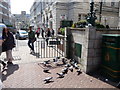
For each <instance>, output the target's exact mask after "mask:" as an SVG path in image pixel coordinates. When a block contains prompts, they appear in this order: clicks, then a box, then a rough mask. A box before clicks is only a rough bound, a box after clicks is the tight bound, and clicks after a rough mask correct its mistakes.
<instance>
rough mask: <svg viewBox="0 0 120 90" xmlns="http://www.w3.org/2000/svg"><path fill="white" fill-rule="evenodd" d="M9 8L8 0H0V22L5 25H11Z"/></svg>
mask: <svg viewBox="0 0 120 90" xmlns="http://www.w3.org/2000/svg"><path fill="white" fill-rule="evenodd" d="M10 10H11V7H10V0H0V22H1V23H4V24H6V25H11V22H10V17H11V11H10Z"/></svg>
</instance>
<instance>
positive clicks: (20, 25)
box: [13, 11, 30, 29]
mask: <svg viewBox="0 0 120 90" xmlns="http://www.w3.org/2000/svg"><path fill="white" fill-rule="evenodd" d="M13 17H14V19H15V26H16V28H17V29H27V28H28V27H29V25H30V24H29V21H30V15H29V14H26V11H21V14H13Z"/></svg>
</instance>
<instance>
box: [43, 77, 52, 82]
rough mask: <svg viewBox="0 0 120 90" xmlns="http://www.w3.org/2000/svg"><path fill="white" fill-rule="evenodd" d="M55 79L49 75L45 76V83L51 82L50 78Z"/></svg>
mask: <svg viewBox="0 0 120 90" xmlns="http://www.w3.org/2000/svg"><path fill="white" fill-rule="evenodd" d="M51 79H53V77H47V78H45V79H44V80H43V81H45V83H49V82H51V81H50V80H51Z"/></svg>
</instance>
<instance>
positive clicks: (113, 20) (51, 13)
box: [31, 0, 119, 33]
mask: <svg viewBox="0 0 120 90" xmlns="http://www.w3.org/2000/svg"><path fill="white" fill-rule="evenodd" d="M38 6H39V7H40V8H39V10H38ZM94 10H95V11H96V16H97V21H101V23H103V24H104V25H109V26H110V27H111V28H116V27H119V3H118V2H106V1H105V0H104V2H103V3H102V12H101V14H100V3H99V2H95V4H94ZM89 11H90V3H89V2H85V1H83V2H81V0H65V1H63V0H45V1H43V0H36V1H35V2H34V4H33V6H32V7H31V18H32V20H31V21H32V22H33V23H34V25H40V26H43V27H49V28H53V29H54V30H55V31H56V33H57V29H58V28H59V27H60V21H61V20H63V19H65V20H73V22H77V21H79V20H85V17H86V15H87V14H88V13H89ZM33 13H34V14H33ZM100 15H101V17H100ZM37 18H39V19H37ZM37 20H38V21H39V23H41V24H38V21H37ZM36 27H37V26H36Z"/></svg>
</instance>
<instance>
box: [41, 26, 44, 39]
mask: <svg viewBox="0 0 120 90" xmlns="http://www.w3.org/2000/svg"><path fill="white" fill-rule="evenodd" d="M41 31H42V33H41V34H42V38H43V39H44V30H43V28H41Z"/></svg>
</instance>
